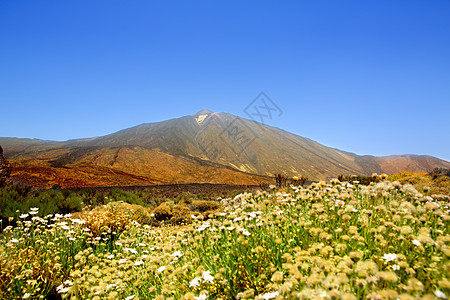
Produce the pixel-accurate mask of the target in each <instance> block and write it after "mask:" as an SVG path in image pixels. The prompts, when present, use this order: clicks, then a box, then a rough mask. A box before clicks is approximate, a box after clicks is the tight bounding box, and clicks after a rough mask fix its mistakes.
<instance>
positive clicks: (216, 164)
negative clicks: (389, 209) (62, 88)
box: [0, 110, 450, 186]
mask: <svg viewBox="0 0 450 300" xmlns="http://www.w3.org/2000/svg"><path fill="white" fill-rule="evenodd" d="M0 145H3V146H4V149H5V154H6V156H7V158H9V159H10V161H11V163H12V165H13V176H15V178H16V179H17V180H19V181H24V182H33V184H37V185H46V186H48V185H50V184H52V183H57V184H60V185H65V186H92V185H138V184H139V185H141V184H158V183H176V182H183V183H187V182H210V183H233V184H235V183H241V184H258V183H261V182H267V181H268V178H267V176H273V174H276V173H282V174H285V175H287V176H294V175H303V176H306V177H308V178H310V179H315V180H318V179H326V178H329V177H336V176H338V175H340V174H344V175H350V174H364V175H370V174H372V173H374V172H376V173H394V172H398V171H404V170H411V171H429V170H431V169H434V168H437V167H440V168H450V163H449V162H447V161H444V160H440V159H438V158H435V157H431V156H419V155H401V156H387V157H374V156H359V155H356V154H353V153H349V152H345V151H341V150H338V149H333V148H329V147H326V146H323V145H321V144H319V143H317V142H315V141H313V140H311V139H308V138H305V137H301V136H298V135H295V134H292V133H289V132H286V131H283V130H281V129H278V128H274V127H271V126H267V125H263V124H260V123H256V122H253V121H250V120H247V119H244V118H240V117H237V116H234V115H231V114H227V113H214V112H211V111H208V110H203V111H200V112H198V113H197V114H195V115H192V116H184V117H181V118H176V119H171V120H167V121H163V122H157V123H148V124H142V125H139V126H135V127H132V128H128V129H124V130H121V131H118V132H116V133H113V134H109V135H106V136H103V137H97V138H90V139H81V140H70V141H66V142H51V141H40V140H29V139H14V138H0ZM252 174H253V175H252ZM45 182H47V183H45Z"/></svg>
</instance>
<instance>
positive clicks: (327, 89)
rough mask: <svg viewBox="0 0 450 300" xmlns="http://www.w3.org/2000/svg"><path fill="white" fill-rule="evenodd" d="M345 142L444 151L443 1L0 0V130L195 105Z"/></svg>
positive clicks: (10, 132)
mask: <svg viewBox="0 0 450 300" xmlns="http://www.w3.org/2000/svg"><path fill="white" fill-rule="evenodd" d="M261 91H264V92H265V93H266V94H267V95H269V96H270V97H271V98H272V100H273V101H274V102H275V103H276V104H277V105H278V106H279V107H280V108H281V109H282V110H283V114H282V115H281V116H280V117H276V118H275V117H274V118H273V119H272V120H268V121H267V122H266V123H267V124H269V125H272V126H275V127H279V128H282V129H284V130H287V131H290V132H293V133H295V134H298V135H301V136H305V137H309V138H311V139H313V140H316V141H318V142H320V143H322V144H324V145H327V146H331V147H335V148H339V149H342V150H346V151H350V152H354V153H357V154H371V155H389V154H405V153H413V154H429V155H434V156H437V157H440V158H443V159H446V160H450V120H449V119H450V1H448V0H433V1H425V0H422V1H411V0H407V1H406V0H405V1H345V0H344V1H334V0H333V1H312V0H311V1H262V0H258V1H228V0H227V1H195V0H194V1H137V0H135V1H112V0H105V1H103V0H95V1H91V0H90V1H82V0H76V1H75V0H73V1H69V0H68V1H45V0H43V1H31V0H30V1H25V0H24V1H0V102H1V108H0V122H1V124H0V136H10V137H28V138H40V139H50V140H67V139H74V138H85V137H92V136H100V135H105V134H108V133H112V132H115V131H117V130H120V129H124V128H128V127H131V126H135V125H138V124H141V123H148V122H156V121H161V120H165V119H169V118H175V117H180V116H184V115H190V114H194V113H195V112H197V111H198V110H200V109H203V108H207V109H210V110H213V111H219V112H229V113H232V114H236V115H240V116H243V117H245V116H246V115H245V113H244V108H245V107H246V106H247V105H248V104H249V103H250V102H251V101H252V100H253V99H254V98H255V97H256V96H257V95H258V94H259V93H260V92H261Z"/></svg>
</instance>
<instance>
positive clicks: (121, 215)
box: [0, 180, 450, 300]
mask: <svg viewBox="0 0 450 300" xmlns="http://www.w3.org/2000/svg"><path fill="white" fill-rule="evenodd" d="M119 194H120V193H119ZM202 201H204V200H199V199H192V200H191V199H183V200H181V201H171V202H165V203H163V204H162V205H161V206H160V207H159V209H158V208H157V209H156V210H155V211H154V212H153V215H152V214H149V215H148V216H147V217H148V218H161V219H162V220H169V221H170V220H172V218H175V219H174V222H172V223H173V224H178V223H180V224H182V225H179V226H161V227H152V226H149V225H146V224H142V223H140V222H139V221H137V220H138V218H137V216H139V215H142V214H147V213H148V212H149V211H146V210H145V208H143V207H142V206H139V205H136V204H125V203H118V202H113V203H109V204H107V205H103V206H99V207H97V208H96V209H94V210H91V211H83V212H81V213H79V215H76V214H74V215H72V216H67V215H66V216H62V215H52V216H46V217H41V218H40V217H36V216H37V215H38V212H39V211H40V210H41V209H40V208H33V207H32V208H30V210H29V211H26V213H25V214H22V215H20V216H19V218H18V220H16V221H17V227H15V228H13V227H10V226H7V227H6V228H5V229H4V231H3V234H2V235H1V237H0V298H2V299H10V298H30V299H31V298H32V299H36V298H39V297H40V298H42V299H43V298H46V297H59V296H60V297H62V298H63V299H96V300H97V299H127V300H131V299H167V298H172V299H282V298H287V299H397V298H398V299H435V298H436V297H438V298H445V297H448V295H449V293H450V281H449V278H448V277H449V268H450V261H449V256H450V234H449V221H450V217H449V216H448V205H449V201H450V198H449V197H448V196H444V195H431V194H422V193H420V192H419V191H417V190H416V189H415V188H414V187H413V186H412V185H410V184H407V183H406V184H403V185H402V184H401V183H400V182H398V181H397V182H389V181H380V182H376V183H372V184H370V185H367V186H364V185H360V184H359V183H357V182H352V183H348V182H339V181H337V180H333V181H332V183H331V184H325V183H323V182H322V183H313V184H312V185H311V186H310V187H308V188H302V187H296V186H293V187H286V188H283V189H280V190H278V191H276V190H274V191H270V192H267V191H263V192H260V191H257V192H255V193H241V194H239V195H237V196H236V197H234V198H226V199H222V200H221V203H220V206H219V207H216V206H214V205H213V204H211V203H204V202H202ZM189 206H191V207H192V208H195V209H197V210H198V211H197V212H196V213H192V214H191V216H190V220H189V221H188V219H186V218H185V217H186V216H187V213H191V212H192V210H190V209H188V210H189V212H188V210H185V209H186V208H188V207H189ZM217 208H219V210H216V211H212V212H210V213H208V214H207V216H205V213H206V212H208V211H209V210H210V209H217ZM139 209H141V211H140V213H138V211H139ZM183 210H184V212H181V213H179V212H180V211H183ZM201 211H203V214H202V213H201ZM178 213H179V214H178ZM180 216H181V219H182V220H181V221H180V222H179V220H180V219H179V217H180ZM169 217H170V219H169ZM190 222H192V223H191V224H185V225H183V223H190ZM3 225H4V226H6V225H8V224H7V223H6V224H3Z"/></svg>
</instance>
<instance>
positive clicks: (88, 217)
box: [79, 202, 133, 236]
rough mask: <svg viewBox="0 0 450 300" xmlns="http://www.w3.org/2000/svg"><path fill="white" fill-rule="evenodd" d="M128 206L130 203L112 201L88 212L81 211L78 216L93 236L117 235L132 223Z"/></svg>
mask: <svg viewBox="0 0 450 300" xmlns="http://www.w3.org/2000/svg"><path fill="white" fill-rule="evenodd" d="M130 206H132V205H130V204H126V203H118V202H112V203H109V204H106V205H102V206H99V207H96V208H94V209H93V210H91V211H88V212H87V211H83V212H82V213H81V214H80V216H79V217H80V218H81V219H83V220H85V221H86V224H85V226H86V227H87V228H89V229H90V230H91V233H92V234H93V235H94V236H102V234H103V235H105V234H108V235H110V236H111V235H118V234H119V233H120V232H122V231H123V230H125V229H127V228H128V227H129V226H130V225H131V224H132V221H133V213H132V211H131V210H130V209H127V207H128V208H129V207H130Z"/></svg>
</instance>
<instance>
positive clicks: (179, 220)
mask: <svg viewBox="0 0 450 300" xmlns="http://www.w3.org/2000/svg"><path fill="white" fill-rule="evenodd" d="M153 214H154V217H155V219H156V220H157V221H160V222H163V223H164V224H170V225H178V224H190V223H192V217H191V215H199V213H198V212H192V211H191V210H190V209H189V207H187V206H185V205H181V204H177V205H173V204H172V203H169V202H164V203H162V204H161V205H159V206H158V207H157V208H155V210H154V211H153Z"/></svg>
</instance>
